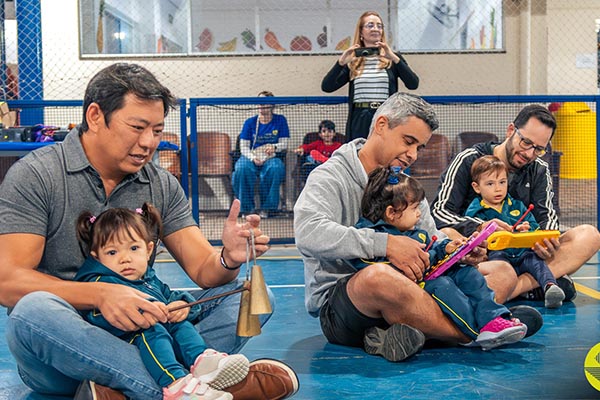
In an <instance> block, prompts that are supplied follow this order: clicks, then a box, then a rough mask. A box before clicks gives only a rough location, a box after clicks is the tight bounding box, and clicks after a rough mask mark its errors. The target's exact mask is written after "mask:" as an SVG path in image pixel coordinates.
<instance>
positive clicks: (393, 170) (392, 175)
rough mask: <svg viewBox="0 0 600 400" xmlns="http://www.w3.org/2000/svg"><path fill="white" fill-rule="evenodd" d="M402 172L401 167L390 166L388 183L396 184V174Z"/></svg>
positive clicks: (397, 179)
mask: <svg viewBox="0 0 600 400" xmlns="http://www.w3.org/2000/svg"><path fill="white" fill-rule="evenodd" d="M401 173H402V168H401V167H396V166H394V167H390V176H388V184H390V185H397V184H398V182H400V179H399V178H398V174H401Z"/></svg>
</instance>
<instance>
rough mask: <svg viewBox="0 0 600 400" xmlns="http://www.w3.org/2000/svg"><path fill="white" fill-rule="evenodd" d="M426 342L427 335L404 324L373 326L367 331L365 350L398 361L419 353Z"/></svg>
mask: <svg viewBox="0 0 600 400" xmlns="http://www.w3.org/2000/svg"><path fill="white" fill-rule="evenodd" d="M424 344H425V335H424V334H423V332H421V331H420V330H418V329H415V328H413V327H412V326H408V325H404V324H394V325H392V326H390V327H389V328H387V329H382V328H377V327H373V328H370V329H368V330H367V331H366V332H365V338H364V345H365V351H366V352H367V353H369V354H375V355H380V356H382V357H383V358H385V359H386V360H388V361H392V362H397V361H403V360H406V359H407V358H409V357H411V356H413V355H415V354H417V353H418V352H419V351H421V349H422V348H423V345H424Z"/></svg>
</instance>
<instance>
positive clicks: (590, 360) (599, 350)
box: [583, 343, 600, 391]
mask: <svg viewBox="0 0 600 400" xmlns="http://www.w3.org/2000/svg"><path fill="white" fill-rule="evenodd" d="M583 370H584V371H585V378H586V379H587V380H588V382H589V383H590V385H592V387H593V388H594V389H596V390H598V391H600V343H598V344H596V345H595V346H594V347H592V348H591V349H590V351H589V352H588V353H587V356H586V357H585V361H584V363H583Z"/></svg>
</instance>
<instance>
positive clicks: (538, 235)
mask: <svg viewBox="0 0 600 400" xmlns="http://www.w3.org/2000/svg"><path fill="white" fill-rule="evenodd" d="M559 236H560V232H559V231H542V230H538V231H533V232H508V231H498V232H494V233H492V234H491V235H490V236H489V237H488V238H487V243H488V246H487V248H488V250H504V249H508V248H531V247H533V245H534V244H536V243H539V242H541V241H543V240H544V239H552V238H558V237H559Z"/></svg>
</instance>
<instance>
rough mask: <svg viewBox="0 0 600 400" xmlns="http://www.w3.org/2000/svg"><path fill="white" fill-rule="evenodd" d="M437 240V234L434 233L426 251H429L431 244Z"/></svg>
mask: <svg viewBox="0 0 600 400" xmlns="http://www.w3.org/2000/svg"><path fill="white" fill-rule="evenodd" d="M436 240H437V236H435V235H433V236H432V237H431V241H430V242H429V245H428V246H427V248H426V249H425V252H426V253H427V252H428V251H429V249H430V248H431V246H433V244H434V243H435V241H436Z"/></svg>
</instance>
